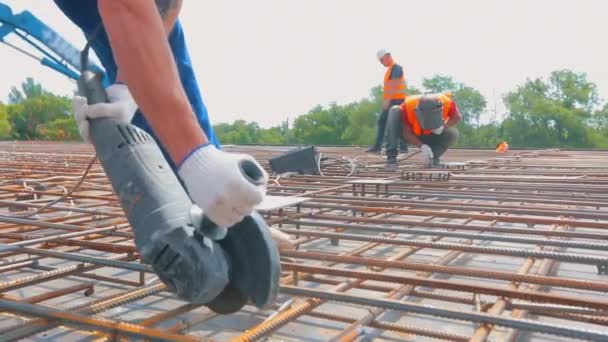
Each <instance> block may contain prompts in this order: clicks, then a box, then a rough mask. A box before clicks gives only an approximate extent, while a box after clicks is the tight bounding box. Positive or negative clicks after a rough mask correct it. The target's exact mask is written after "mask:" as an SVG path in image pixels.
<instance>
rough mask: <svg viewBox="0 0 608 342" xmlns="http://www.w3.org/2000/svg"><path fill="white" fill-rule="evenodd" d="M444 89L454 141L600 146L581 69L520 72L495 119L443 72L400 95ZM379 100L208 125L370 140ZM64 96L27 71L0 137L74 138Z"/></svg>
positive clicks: (607, 119) (605, 143)
mask: <svg viewBox="0 0 608 342" xmlns="http://www.w3.org/2000/svg"><path fill="white" fill-rule="evenodd" d="M436 92H451V93H452V94H453V97H454V99H455V100H456V102H457V103H458V107H459V109H460V111H461V113H462V114H463V116H464V120H463V122H462V123H461V124H460V125H459V129H460V131H461V134H460V139H459V141H458V146H459V147H476V148H493V147H495V146H496V145H497V144H498V143H499V142H500V141H508V142H509V144H510V145H511V146H512V147H531V148H608V103H603V101H601V100H600V98H599V95H598V92H597V86H596V85H595V84H594V83H592V82H590V81H589V80H587V77H586V74H584V73H576V72H574V71H571V70H556V71H554V72H552V73H551V74H550V75H548V77H546V78H537V79H527V80H526V81H525V82H524V83H523V84H521V85H519V86H518V87H517V88H516V89H513V90H512V91H510V92H508V93H507V94H505V95H504V97H503V99H502V100H503V103H504V104H505V107H506V113H505V115H504V117H503V118H501V119H497V118H491V119H490V120H482V114H483V113H484V112H487V107H488V102H487V100H486V99H485V98H484V96H483V95H482V94H481V93H480V92H479V91H478V90H476V89H474V88H473V87H471V86H469V85H466V84H464V83H461V82H458V81H456V80H454V79H453V78H452V77H450V76H445V75H435V76H433V77H430V78H425V79H423V81H422V84H421V85H420V86H419V87H416V86H412V85H410V86H409V87H408V94H410V95H414V94H420V93H436ZM381 102H382V88H381V86H376V87H374V88H372V89H371V90H370V94H369V95H368V96H367V97H365V98H362V99H361V100H359V101H355V102H352V103H347V104H343V105H338V104H336V103H330V104H329V105H325V106H322V105H318V106H315V107H314V108H312V109H310V110H309V111H308V112H307V113H300V114H299V115H296V116H295V119H294V120H293V122H289V121H288V120H285V121H284V122H282V123H281V124H280V125H277V126H275V127H270V128H262V127H260V126H259V124H258V123H256V122H255V121H249V122H248V121H244V120H237V121H234V122H232V123H220V124H216V125H214V128H215V130H216V134H217V135H218V137H219V138H220V141H221V142H222V143H223V144H272V145H291V144H314V145H356V146H367V145H371V143H372V141H373V139H374V135H375V130H376V120H377V117H378V115H379V109H380V106H381ZM71 111H72V108H71V101H70V99H69V98H67V97H63V96H58V95H55V94H52V93H50V92H48V91H46V90H45V89H43V87H42V86H41V85H40V84H38V83H36V82H35V81H34V80H33V79H31V78H28V79H26V81H25V82H24V83H23V84H22V85H21V86H20V88H17V87H13V88H12V89H11V93H10V94H9V103H8V104H6V105H4V104H0V139H17V140H32V139H45V140H80V136H79V134H78V129H77V126H76V123H75V121H74V119H73V115H72V112H71ZM294 114H298V113H294Z"/></svg>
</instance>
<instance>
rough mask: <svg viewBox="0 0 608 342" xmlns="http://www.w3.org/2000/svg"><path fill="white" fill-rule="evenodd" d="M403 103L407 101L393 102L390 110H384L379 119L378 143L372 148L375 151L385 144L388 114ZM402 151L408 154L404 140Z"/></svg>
mask: <svg viewBox="0 0 608 342" xmlns="http://www.w3.org/2000/svg"><path fill="white" fill-rule="evenodd" d="M403 101H405V100H391V103H390V106H389V107H388V108H389V109H387V110H383V111H382V113H380V117H379V118H378V126H377V132H376V141H375V142H374V145H373V146H372V148H373V149H377V150H380V149H382V143H383V142H384V137H385V136H386V135H387V134H388V133H387V132H386V121H387V118H388V112H389V110H390V108H391V107H393V106H398V105H400V104H402V103H403ZM401 150H402V151H404V152H407V144H406V142H405V140H403V139H402V141H401Z"/></svg>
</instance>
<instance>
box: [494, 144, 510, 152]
mask: <svg viewBox="0 0 608 342" xmlns="http://www.w3.org/2000/svg"><path fill="white" fill-rule="evenodd" d="M508 150H509V144H508V143H507V142H506V141H503V142H501V143H500V144H498V145H497V146H496V152H498V153H504V152H507V151H508Z"/></svg>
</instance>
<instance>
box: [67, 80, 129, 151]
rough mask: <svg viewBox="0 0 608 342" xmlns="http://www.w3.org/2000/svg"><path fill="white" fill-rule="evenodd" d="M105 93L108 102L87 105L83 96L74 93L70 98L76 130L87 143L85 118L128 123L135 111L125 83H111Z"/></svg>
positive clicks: (87, 130)
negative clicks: (108, 119) (107, 119)
mask: <svg viewBox="0 0 608 342" xmlns="http://www.w3.org/2000/svg"><path fill="white" fill-rule="evenodd" d="M106 93H107V94H108V99H109V100H110V102H109V103H96V104H93V105H89V104H87V99H86V98H85V97H82V96H79V95H75V96H74V97H73V98H72V106H73V108H74V117H75V119H76V123H77V124H78V131H79V132H80V136H81V137H82V138H83V139H84V141H86V142H88V143H90V142H91V138H90V135H89V120H87V119H98V118H112V119H113V120H115V121H116V122H118V123H120V124H128V123H130V122H131V119H132V118H133V115H135V112H136V111H137V104H136V103H135V100H133V96H131V92H130V91H129V88H127V86H126V85H124V84H113V85H111V86H109V87H107V88H106Z"/></svg>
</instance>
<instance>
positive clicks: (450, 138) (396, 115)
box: [386, 106, 459, 163]
mask: <svg viewBox="0 0 608 342" xmlns="http://www.w3.org/2000/svg"><path fill="white" fill-rule="evenodd" d="M458 135H459V132H458V130H457V129H456V128H454V127H450V128H448V129H445V130H444V131H443V132H442V133H441V134H439V135H437V134H428V135H423V136H421V137H420V138H419V139H420V141H422V143H424V144H426V145H429V147H430V148H431V149H432V150H433V159H434V160H433V161H434V162H435V163H438V162H439V157H441V156H442V155H443V154H444V153H445V152H446V151H447V150H448V148H449V147H450V146H452V145H453V144H454V143H455V142H456V140H458ZM402 138H403V118H402V113H401V108H399V107H398V106H393V107H391V109H390V111H389V113H388V118H387V120H386V142H387V147H386V159H387V160H394V159H395V158H397V154H398V152H399V151H398V149H399V142H400V141H401V139H402Z"/></svg>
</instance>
